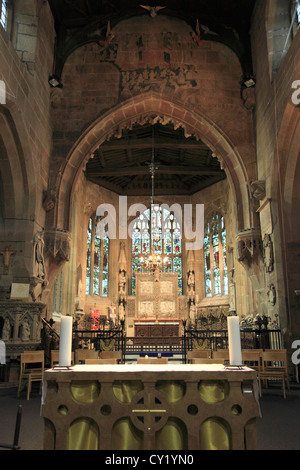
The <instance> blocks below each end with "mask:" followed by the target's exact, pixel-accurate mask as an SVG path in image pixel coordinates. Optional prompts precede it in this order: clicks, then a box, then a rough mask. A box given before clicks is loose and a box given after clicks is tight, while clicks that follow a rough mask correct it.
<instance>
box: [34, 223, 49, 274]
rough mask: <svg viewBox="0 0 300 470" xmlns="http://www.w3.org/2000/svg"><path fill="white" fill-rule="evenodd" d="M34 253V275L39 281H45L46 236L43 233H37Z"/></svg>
mask: <svg viewBox="0 0 300 470" xmlns="http://www.w3.org/2000/svg"><path fill="white" fill-rule="evenodd" d="M33 243H34V252H33V256H34V258H33V274H34V276H35V277H37V278H38V279H45V277H46V272H45V262H44V246H45V243H44V235H43V232H37V233H36V234H35V237H34V241H33Z"/></svg>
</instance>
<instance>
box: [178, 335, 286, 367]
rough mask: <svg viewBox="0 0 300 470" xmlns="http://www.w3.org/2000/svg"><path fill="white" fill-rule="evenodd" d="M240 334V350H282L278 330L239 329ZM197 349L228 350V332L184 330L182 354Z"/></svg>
mask: <svg viewBox="0 0 300 470" xmlns="http://www.w3.org/2000/svg"><path fill="white" fill-rule="evenodd" d="M240 332H241V346H242V349H282V339H281V331H280V330H279V329H276V330H275V329H274V330H268V329H252V328H245V329H241V330H240ZM197 348H205V349H211V350H213V351H216V350H218V349H228V331H227V330H195V329H184V334H183V351H184V354H186V351H189V350H191V349H197ZM185 360H186V357H185ZM185 360H184V362H185Z"/></svg>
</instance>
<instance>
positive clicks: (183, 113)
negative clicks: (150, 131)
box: [54, 92, 256, 231]
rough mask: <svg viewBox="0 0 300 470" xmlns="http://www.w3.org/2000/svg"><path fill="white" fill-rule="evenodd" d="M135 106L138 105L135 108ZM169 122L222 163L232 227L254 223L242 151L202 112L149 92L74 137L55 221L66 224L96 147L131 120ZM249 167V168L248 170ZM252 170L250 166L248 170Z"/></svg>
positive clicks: (66, 164) (250, 177)
mask: <svg viewBox="0 0 300 470" xmlns="http://www.w3.org/2000/svg"><path fill="white" fill-rule="evenodd" d="M137 109H141V111H140V112H137ZM158 121H159V122H161V123H162V124H165V123H172V124H173V125H174V126H175V127H176V126H178V127H183V129H184V131H185V135H186V136H190V135H193V136H195V137H196V139H202V140H203V142H205V144H206V145H207V146H208V147H209V148H210V149H211V150H212V151H213V152H214V154H215V156H216V157H217V158H219V159H220V160H221V162H222V165H223V167H224V171H225V172H226V175H227V177H228V179H229V182H230V185H231V187H232V190H233V194H234V198H235V202H236V230H237V231H238V230H242V229H244V228H245V227H251V226H253V225H255V224H256V221H255V219H253V213H252V210H251V208H250V204H249V195H248V190H247V182H248V181H249V180H250V179H252V177H255V175H251V174H250V175H248V174H247V169H246V166H245V164H244V161H243V157H242V155H240V153H239V152H238V150H237V148H236V147H235V146H234V145H233V144H232V142H231V141H230V139H229V138H227V137H226V136H225V135H224V133H223V132H222V131H221V130H220V129H218V127H217V126H216V125H215V124H214V123H213V122H211V121H210V120H209V119H208V118H206V117H205V116H201V115H200V114H198V115H197V114H195V112H191V111H189V110H188V109H187V108H186V107H184V106H183V105H181V104H178V103H174V102H170V101H168V100H164V99H163V98H162V97H161V96H158V95H157V94H155V93H153V92H149V93H147V94H145V95H142V96H138V97H135V98H132V99H131V100H128V101H127V102H125V103H123V104H121V105H119V106H116V107H115V108H114V109H112V110H111V111H109V112H107V113H105V115H103V116H101V118H99V119H98V120H97V121H95V122H94V123H93V124H92V125H91V126H90V127H89V128H88V129H87V130H86V131H85V132H84V133H83V134H82V135H81V137H80V138H79V139H78V140H77V142H76V143H75V144H74V146H73V148H72V150H71V151H70V153H69V155H68V157H67V159H66V163H65V165H64V168H63V170H62V172H61V177H60V180H59V182H58V190H57V206H56V212H55V221H54V223H55V225H56V226H57V227H58V228H61V229H68V228H69V227H70V223H71V220H70V214H71V205H72V190H73V188H74V185H75V183H76V180H77V178H78V175H79V174H80V172H82V171H83V170H84V168H85V165H86V163H87V162H88V160H89V158H90V157H91V155H92V154H93V153H94V152H95V151H96V149H97V148H98V147H99V146H100V145H101V144H102V143H103V142H105V141H106V140H108V139H110V137H112V136H121V134H122V130H123V129H126V128H131V127H132V125H133V124H136V123H139V124H143V123H146V122H150V123H156V122H158ZM249 171H251V170H249ZM252 171H253V170H252Z"/></svg>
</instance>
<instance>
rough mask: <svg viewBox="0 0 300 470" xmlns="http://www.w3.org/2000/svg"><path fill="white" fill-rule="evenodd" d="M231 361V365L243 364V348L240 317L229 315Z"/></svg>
mask: <svg viewBox="0 0 300 470" xmlns="http://www.w3.org/2000/svg"><path fill="white" fill-rule="evenodd" d="M227 326H228V343H229V363H230V365H231V366H240V365H242V348H241V334H240V321H239V317H227Z"/></svg>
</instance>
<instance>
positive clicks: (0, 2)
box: [0, 0, 8, 30]
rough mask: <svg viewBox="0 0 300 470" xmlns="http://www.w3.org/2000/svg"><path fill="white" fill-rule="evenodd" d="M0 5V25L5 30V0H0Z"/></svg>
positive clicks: (6, 14) (6, 9) (6, 13)
mask: <svg viewBox="0 0 300 470" xmlns="http://www.w3.org/2000/svg"><path fill="white" fill-rule="evenodd" d="M0 5H1V16H0V23H1V25H2V27H3V28H4V29H5V30H7V16H8V7H7V0H0Z"/></svg>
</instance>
